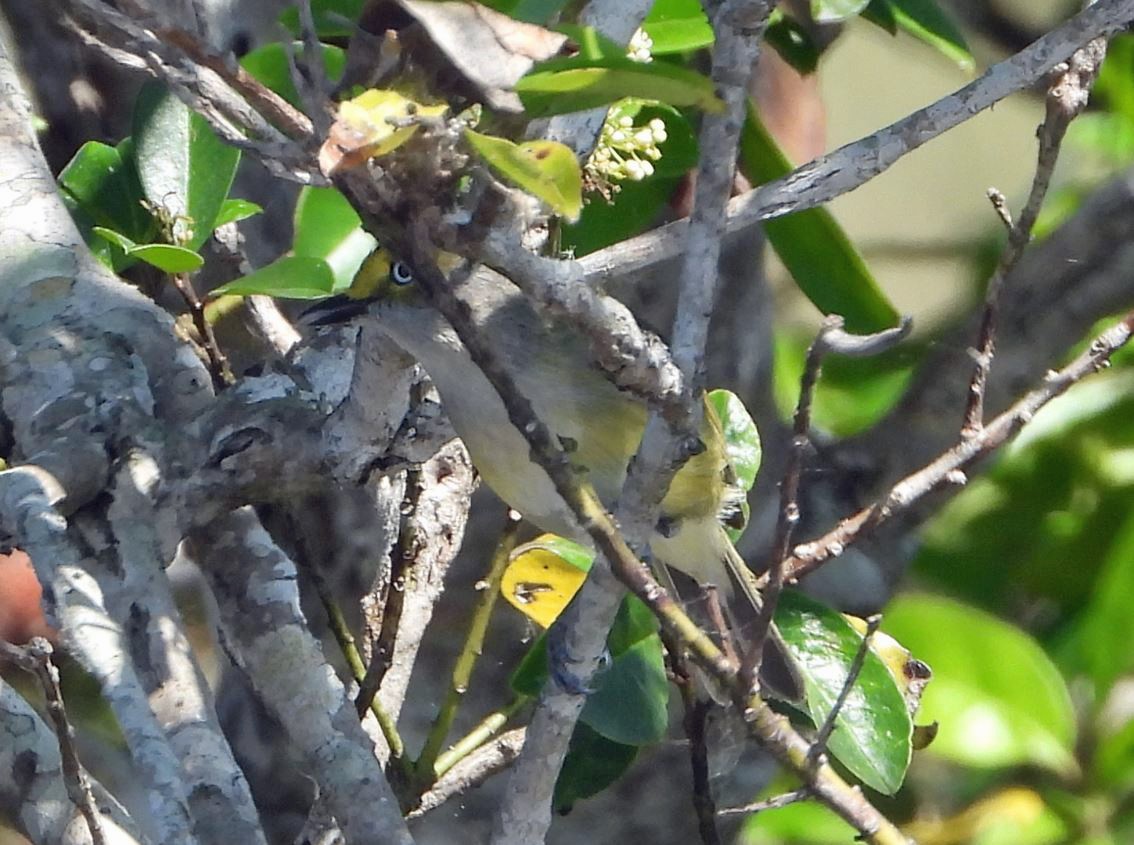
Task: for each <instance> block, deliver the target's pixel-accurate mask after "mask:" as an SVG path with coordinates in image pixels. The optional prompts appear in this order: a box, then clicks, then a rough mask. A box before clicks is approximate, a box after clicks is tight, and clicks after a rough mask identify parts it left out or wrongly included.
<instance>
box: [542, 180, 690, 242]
mask: <svg viewBox="0 0 1134 845" xmlns="http://www.w3.org/2000/svg"><path fill="white" fill-rule="evenodd" d="M677 183H678V180H677V179H676V178H675V177H668V178H661V179H657V178H650V179H643V180H642V181H641V182H622V183H620V184H619V191H618V193H616V194H615V195H614V197H613V201H612V202H607V201H606V200H604V199H603V198H602V197H597V196H592V197H590V198H589V199H588V201H587V203H586V204H585V205H584V206H583V211H582V214H580V215H579V222H578V223H576V224H574V225H570V226H564V227H563V229H562V243H563V246H564V248H567V249H571V250H573V252H574V254H575V255H576V256H578V257H582V256H584V255H589V254H590V253H592V252H595V251H596V250H600V249H602V248H604V247H608V246H610V245H611V244H616V243H618V242H619V241H623V240H625V239H626V238H629V237H632V236H633V235H637V234H639V233H641V232H642V231H643V230H644V229H646V227H647V226H649V224H651V223H652V222H654V221H655V220H656V219H657V218H658V215H659V214H660V213H661V211H662V209H663V208H665V205H666V203H667V202H668V201H669V198H670V196H671V195H672V194H673V190H674V188H675V187H677Z"/></svg>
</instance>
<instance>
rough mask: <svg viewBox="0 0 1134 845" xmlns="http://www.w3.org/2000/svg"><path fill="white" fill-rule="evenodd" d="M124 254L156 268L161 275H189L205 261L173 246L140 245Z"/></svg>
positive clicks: (186, 250) (182, 248)
mask: <svg viewBox="0 0 1134 845" xmlns="http://www.w3.org/2000/svg"><path fill="white" fill-rule="evenodd" d="M126 254H127V255H129V256H130V257H131V258H138V259H140V260H142V261H145V262H146V263H147V264H150V265H153V266H154V267H157V268H158V269H159V270H161V271H162V272H163V273H191V272H193V271H194V270H199V269H200V268H201V265H203V264H204V263H205V259H203V258H201V256H200V255H198V254H197V253H195V252H193V250H191V249H186V248H185V247H183V246H174V245H173V244H140V245H138V246H136V247H134V248H133V249H132V250H130V251H129V252H128V253H126Z"/></svg>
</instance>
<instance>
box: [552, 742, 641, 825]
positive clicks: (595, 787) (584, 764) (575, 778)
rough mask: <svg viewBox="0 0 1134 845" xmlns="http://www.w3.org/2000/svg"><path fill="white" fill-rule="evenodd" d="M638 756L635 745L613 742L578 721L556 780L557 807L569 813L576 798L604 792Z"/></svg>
mask: <svg viewBox="0 0 1134 845" xmlns="http://www.w3.org/2000/svg"><path fill="white" fill-rule="evenodd" d="M637 756H638V749H637V748H635V747H634V746H631V745H620V744H619V743H617V742H612V741H611V740H609V739H607V738H606V737H604V736H602V735H601V734H599V733H597V732H595V731H593V730H591V729H590V728H588V727H587V726H586V725H584V724H582V723H578V724H576V725H575V731H574V733H573V734H571V742H570V744H569V745H568V747H567V756H566V758H565V759H564V761H563V768H562V769H560V771H559V778H558V780H556V782H555V793H554V795H553V797H552V805H553V806H554V807H555V811H556V812H557V813H560V814H562V813H566V812H568V811H569V810H570V809H571V807H572V806H573V805H574V803H575V802H576V801H581V800H582V799H584V798H589V797H591V796H592V795H597V794H598V793H600V792H602V791H603V790H604V789H606V788H607V787H608V786H610V785H611V784H612V783H614V782H615V781H616V780H618V778H620V777H622V775H623V773H624V772H625V771H626V770H627V769H628V768H630V764H631V763H633V762H634V758H635V757H637Z"/></svg>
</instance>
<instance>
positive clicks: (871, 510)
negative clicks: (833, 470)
mask: <svg viewBox="0 0 1134 845" xmlns="http://www.w3.org/2000/svg"><path fill="white" fill-rule="evenodd" d="M1132 331H1134V311H1132V312H1130V313H1128V314H1127V315H1126V316H1125V317H1123V318H1122V319H1121V320H1119V321H1118V322H1117V323H1115V324H1114V325H1112V326H1111V327H1110V328H1108V329H1107V330H1106V331H1104V332H1103V333H1102V334H1100V335H1099V336H1098V337H1096V338H1095V339H1094V340H1093V341H1092V342H1091V344H1090V346H1088V347H1087V349H1086V350H1085V351H1084V352H1082V353H1081V354H1080V355H1079V356H1077V357H1076V358H1075V359H1074V360H1073V361H1072V362H1071V363H1070V364H1068V365H1067V366H1065V367H1064V368H1063V369H1061V370H1059V371H1058V372H1049V373H1048V374H1047V377H1046V378H1045V379H1044V380H1043V383H1042V384H1040V385H1039V386H1038V387H1036V388H1034V389H1033V390H1031V391H1030V392H1028V393H1027V394H1026V395H1025V396H1024V397H1023V398H1021V399H1020V400H1018V401H1017V402H1016V403H1015V404H1014V405H1012V407H1010V408H1009V409H1008V410H1006V411H1005V412H1004V413H1002V414H1000V415H999V416H997V417H996V418H995V419H994V420H993V421H992V422H991V423H989V424H988V425H986V426H984V427H983V428H982V429H981V430H980V431H979V432H977V433H976V434H974V435H973V436H971V437H966V438H961V440H960V442H958V443H957V445H955V446H954V447H953V448H951V449H949V450H948V451H946V452H944V453H943V454H941V455H940V456H939V457H937V458H936V459H935V460H933V461H932V462H931V463H930V464H928V465H927V466H925V467H923V468H922V469H920V470H918V471H917V472H914V473H911V474H910V475H908V476H906V477H905V478H903V479H902V480H901V481H899V482H898V483H897V484H895V485H894V486H893V487H891V488H890V491H889V492H888V493H887V494H886V495H885V496H883V497H882V498H880V499H878V500H877V501H876V502H874V504H872V505H870V506H868V507H865V508H863V509H862V510H860V511H859V512H858V513H856V514H854V515H853V516H850V517H847V518H846V519H844V520H842V521H841V522H840V523H839V524H838V525H837V526H835V527H834V528H833V529H832V530H830V531H828V532H827V533H826V534H824V535H823V536H822V537H819V538H818V539H816V540H812V541H811V542H808V543H804V544H802V545H799V546H796V547H795V549H794V550H793V552H792V554H791V556H790V557H789V558H788V559H787V560H786V561H784V577H785V580H787V581H788V582H789V583H790V582H793V581H796V580H798V579H799V578H802V577H803V576H804V575H806V574H807V573H809V572H813V571H814V570H816V569H818V568H819V567H820V566H822V565H823V564H824V563H825V562H827V561H828V560H830V559H832V558H834V557H838V556H839V555H841V554H842V553H843V552H844V551H845V550H846V548H847V546H849V545H851V544H852V543H855V542H857V541H858V540H860V539H862V537H863V536H865V535H866V533H867V532H869V531H871V530H873V529H874V528H877V527H878V526H879V525H881V524H883V523H884V522H887V521H889V520H890V519H892V518H893V517H894V516H897V515H898V514H901V513H904V512H905V511H907V510H909V509H910V508H911V507H912V506H913V505H914V504H915V503H917V502H918V501H920V500H921V499H922V498H924V497H925V496H926V495H928V494H929V493H930V492H932V491H933V490H936V489H938V488H939V487H942V486H943V485H947V484H956V485H961V484H963V483H964V481H965V478H966V476H965V470H966V469H968V467H970V466H971V465H972V464H973V463H975V462H976V461H977V460H979V459H980V458H982V457H984V456H985V455H987V454H989V453H990V452H992V451H994V450H996V449H998V448H1000V447H1001V446H1003V445H1004V444H1005V443H1006V442H1007V441H1008V440H1009V439H1010V438H1012V437H1013V436H1014V435H1015V434H1016V433H1017V432H1018V431H1019V430H1020V429H1021V428H1023V427H1024V426H1025V425H1026V424H1027V423H1028V422H1030V421H1031V419H1032V417H1034V416H1035V415H1036V413H1037V412H1038V411H1039V410H1040V408H1042V407H1043V406H1044V405H1046V404H1047V403H1048V402H1050V401H1051V400H1052V399H1054V398H1056V397H1057V396H1061V395H1062V394H1064V393H1065V392H1067V390H1068V388H1070V387H1071V386H1072V385H1074V384H1077V383H1078V382H1080V381H1082V380H1083V379H1084V378H1086V377H1087V376H1088V375H1090V374H1091V373H1095V372H1098V371H1099V370H1102V369H1105V368H1106V367H1108V366H1109V365H1110V358H1111V356H1112V355H1113V354H1114V353H1115V352H1116V351H1117V350H1119V349H1121V348H1122V347H1123V346H1125V345H1126V343H1127V342H1128V341H1129V340H1130V336H1131V332H1132Z"/></svg>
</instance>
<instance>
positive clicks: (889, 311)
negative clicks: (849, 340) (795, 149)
mask: <svg viewBox="0 0 1134 845" xmlns="http://www.w3.org/2000/svg"><path fill="white" fill-rule="evenodd" d="M740 166H741V170H742V171H743V172H744V175H745V176H746V177H747V178H748V180H749V181H750V182H752V183H753V184H754V185H762V184H764V183H766V182H770V181H772V180H774V179H778V178H780V177H781V176H785V175H786V174H788V173H790V172H791V170H792V167H791V163H790V162H789V161H788V160H787V158H786V157H785V156H784V154H783V153H782V152H781V151H780V149H779V147H778V146H776V143H775V141H773V140H772V137H771V135H769V134H768V131H767V129H765V128H764V125H763V123H762V122H761V121H760V118H759V116H758V115H757V114H756V110H755V108H754V107H753V106H752V103H751V101H749V104H748V119H747V120H746V121H745V123H744V130H743V132H742V134H741V139H740ZM764 232H765V233H766V234H767V236H768V241H769V242H770V243H771V244H772V248H773V249H775V251H776V254H777V255H778V256H779V257H780V260H781V261H783V263H784V266H785V267H787V269H788V272H790V273H791V275H792V278H794V279H795V282H796V284H797V285H799V288H800V290H802V291H803V292H804V293H805V294H806V295H807V298H808V299H810V300H811V301H812V302H813V303H814V304H815V307H817V308H818V309H819V310H820V311H822V312H823V313H824V314H840V315H841V316H842V317H844V318H845V319H846V325H847V329H848V330H850V331H852V332H857V333H868V332H876V331H880V330H882V329H885V328H890V327H892V326H896V325H897V324H898V312H897V311H896V310H895V308H894V306H893V305H891V304H890V302H889V301H888V300H887V299H886V296H885V294H883V293H882V290H881V289H880V288H879V287H878V283H877V282H876V281H875V280H874V276H873V275H871V273H870V270H869V269H867V267H866V262H865V261H863V259H862V256H861V255H860V254H859V252H858V251H857V250H856V249H855V248H854V245H853V244H852V243H851V242H850V239H849V238H848V237H847V236H846V234H845V233H844V232H843V230H842V228H841V227H840V226H839V224H838V223H836V222H835V218H834V217H833V216H832V215H831V214H830V212H828V211H827V210H826V209H823V208H812V209H807V210H806V211H797V212H796V213H794V214H789V215H787V216H786V217H777V218H775V219H773V220H765V221H764Z"/></svg>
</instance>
